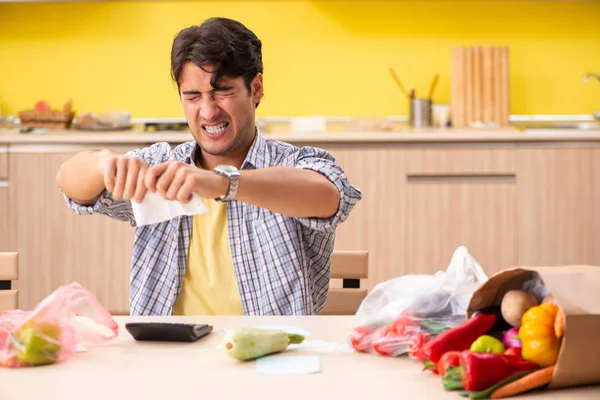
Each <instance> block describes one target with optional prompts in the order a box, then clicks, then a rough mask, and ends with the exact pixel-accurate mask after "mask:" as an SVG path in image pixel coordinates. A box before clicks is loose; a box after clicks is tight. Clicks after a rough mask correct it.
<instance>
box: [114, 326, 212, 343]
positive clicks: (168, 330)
mask: <svg viewBox="0 0 600 400" xmlns="http://www.w3.org/2000/svg"><path fill="white" fill-rule="evenodd" d="M125 329H127V331H128V332H129V333H131V336H133V338H134V339H135V340H138V341H155V342H195V341H196V340H198V339H200V338H201V337H204V336H206V335H208V334H209V333H210V332H211V331H212V330H213V327H212V326H211V325H206V324H184V323H171V322H129V323H126V324H125Z"/></svg>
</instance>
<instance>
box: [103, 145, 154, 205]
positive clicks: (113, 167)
mask: <svg viewBox="0 0 600 400" xmlns="http://www.w3.org/2000/svg"><path fill="white" fill-rule="evenodd" d="M98 171H99V172H100V173H101V174H102V176H103V177H104V186H105V187H106V189H107V190H108V191H109V192H111V193H112V196H113V198H114V199H115V200H121V199H123V200H135V201H136V202H138V203H141V202H142V201H143V200H144V197H145V196H146V193H147V191H148V190H147V188H146V185H145V184H144V177H145V176H146V172H147V171H148V164H146V163H145V162H144V161H142V160H140V159H139V158H136V157H125V156H122V155H116V154H113V153H110V152H105V153H103V154H102V155H101V156H100V158H99V162H98Z"/></svg>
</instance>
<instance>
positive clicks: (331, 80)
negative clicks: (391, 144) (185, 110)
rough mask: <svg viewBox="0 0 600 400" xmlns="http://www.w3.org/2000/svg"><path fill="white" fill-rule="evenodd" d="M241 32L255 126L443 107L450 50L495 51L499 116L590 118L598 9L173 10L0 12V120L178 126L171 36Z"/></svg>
mask: <svg viewBox="0 0 600 400" xmlns="http://www.w3.org/2000/svg"><path fill="white" fill-rule="evenodd" d="M210 16H227V17H232V18H236V19H239V20H241V21H242V22H244V23H245V24H247V25H248V27H250V28H251V29H252V30H254V31H255V32H256V33H257V34H258V36H259V37H260V38H261V39H262V41H263V49H264V64H265V98H264V100H263V102H261V105H260V107H259V109H258V114H259V116H292V115H296V116H303V115H323V116H341V115H344V116H363V115H367V116H368V115H371V116H384V115H406V114H407V113H408V101H407V99H406V97H405V96H404V95H402V94H401V92H400V91H399V89H398V87H397V86H396V85H395V83H394V81H393V80H392V79H391V77H390V75H389V73H388V69H389V68H393V69H394V70H395V71H396V73H397V74H398V76H399V77H400V79H401V80H402V82H403V84H404V85H406V86H414V87H415V89H416V91H417V95H419V93H425V92H426V91H427V88H428V87H429V85H430V82H431V79H432V77H433V76H434V75H435V74H436V73H439V74H440V79H439V82H438V85H437V88H436V91H435V95H434V99H433V100H434V102H435V103H438V104H439V103H446V104H449V103H450V100H451V99H450V95H451V78H450V71H451V50H452V47H454V46H474V45H484V46H507V47H508V48H509V51H510V68H509V92H510V113H511V114H582V113H588V114H591V113H592V112H593V111H595V110H597V109H598V108H600V84H599V83H598V82H596V81H590V82H588V83H583V82H582V79H581V78H582V76H583V75H584V74H585V73H586V72H590V71H594V72H600V71H598V70H600V52H598V51H596V50H597V49H598V48H600V24H599V23H598V21H600V2H570V1H564V2H561V1H547V2H546V1H504V0H502V1H500V0H499V1H444V0H442V1H427V0H424V1H389V0H388V1H386V0H384V1H368V0H365V1H320V0H319V1H316V0H315V1H272V0H266V1H251V0H241V1H229V0H228V1H216V0H213V1H182V2H167V1H163V2H160V1H156V2H136V1H132V2H127V1H123V2H89V3H77V2H71V3H31V4H22V3H21V4H16V3H15V4H10V3H0V55H1V60H2V61H1V67H0V71H1V72H0V96H2V102H3V103H2V111H3V113H4V114H5V115H9V114H17V113H18V112H19V111H21V110H24V109H27V108H30V107H31V106H32V105H33V104H35V102H36V101H39V100H45V101H48V102H49V103H50V104H51V105H53V106H60V105H61V104H63V103H65V102H66V101H68V100H69V99H73V101H74V103H73V107H74V109H75V110H77V112H78V113H82V112H84V111H91V112H105V111H109V110H122V111H130V112H131V113H132V116H133V117H134V118H140V117H157V118H161V117H181V116H182V111H181V107H180V104H179V102H178V96H177V93H176V89H175V86H174V85H173V84H172V82H171V81H170V76H169V52H170V46H171V41H172V39H173V37H174V35H175V34H176V33H177V32H178V30H180V29H182V28H184V27H186V26H189V25H191V24H197V23H200V22H201V21H202V20H204V19H205V18H207V17H210Z"/></svg>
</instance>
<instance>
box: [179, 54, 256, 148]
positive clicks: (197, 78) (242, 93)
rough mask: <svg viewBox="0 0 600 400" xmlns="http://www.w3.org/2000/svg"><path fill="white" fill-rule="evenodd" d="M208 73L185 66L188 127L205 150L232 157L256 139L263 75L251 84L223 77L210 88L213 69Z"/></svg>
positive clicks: (184, 101)
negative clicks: (258, 104) (256, 105)
mask: <svg viewBox="0 0 600 400" xmlns="http://www.w3.org/2000/svg"><path fill="white" fill-rule="evenodd" d="M204 68H205V69H206V70H207V71H209V72H206V71H204V70H203V69H202V68H200V67H198V66H197V65H196V64H194V63H192V62H188V63H186V64H185V65H184V67H183V69H182V71H181V76H180V95H181V102H182V104H183V110H184V112H185V117H186V119H187V122H188V125H189V127H190V130H191V132H192V135H193V136H194V139H196V142H197V143H198V145H199V146H200V148H201V149H202V151H204V152H206V153H208V154H212V155H215V156H228V155H231V154H232V153H233V152H235V150H237V149H238V148H239V147H240V146H244V145H249V144H250V143H252V139H253V138H254V116H255V104H256V103H257V102H258V101H259V100H260V98H261V97H262V90H263V87H262V75H261V74H258V75H257V76H256V77H255V78H254V80H253V81H252V83H251V89H252V90H251V93H248V89H247V88H246V86H245V85H244V79H243V78H242V77H238V78H235V79H232V78H229V77H223V78H221V80H220V81H219V82H217V85H218V86H219V88H218V89H215V88H213V87H212V86H211V85H210V79H211V72H212V68H211V67H210V66H208V67H206V66H205V67H204Z"/></svg>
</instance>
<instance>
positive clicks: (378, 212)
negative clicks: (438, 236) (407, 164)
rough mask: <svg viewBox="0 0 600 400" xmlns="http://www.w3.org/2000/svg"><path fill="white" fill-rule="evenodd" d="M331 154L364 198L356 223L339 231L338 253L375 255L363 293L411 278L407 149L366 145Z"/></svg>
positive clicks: (337, 148) (337, 149)
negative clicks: (400, 278)
mask: <svg viewBox="0 0 600 400" xmlns="http://www.w3.org/2000/svg"><path fill="white" fill-rule="evenodd" d="M325 149H326V150H328V151H330V152H331V153H332V154H333V156H334V157H336V159H337V161H338V162H339V164H340V165H341V167H342V168H343V169H344V171H345V173H346V175H347V176H348V179H349V180H350V183H352V184H353V185H354V186H355V187H357V188H358V189H360V190H361V192H362V195H363V198H362V200H361V201H360V202H359V203H358V204H357V205H356V206H355V208H354V210H353V211H352V213H351V214H350V218H348V220H347V221H346V222H344V223H342V224H341V225H340V226H339V227H338V229H337V232H336V241H335V248H336V249H338V250H366V251H368V252H369V271H368V274H369V278H368V279H365V280H363V282H361V287H365V288H367V289H372V288H373V287H374V286H375V285H376V284H378V283H380V282H383V281H386V280H388V279H392V278H395V277H397V276H400V275H402V274H404V273H406V272H407V270H406V262H405V261H406V236H405V233H406V224H405V221H406V188H405V185H406V183H405V181H404V176H405V173H404V149H403V148H402V147H400V146H394V145H390V146H389V147H387V148H373V147H369V146H365V145H364V144H356V145H329V146H327V147H325ZM363 284H364V286H362V285H363ZM332 287H341V282H337V281H335V280H333V281H332Z"/></svg>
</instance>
